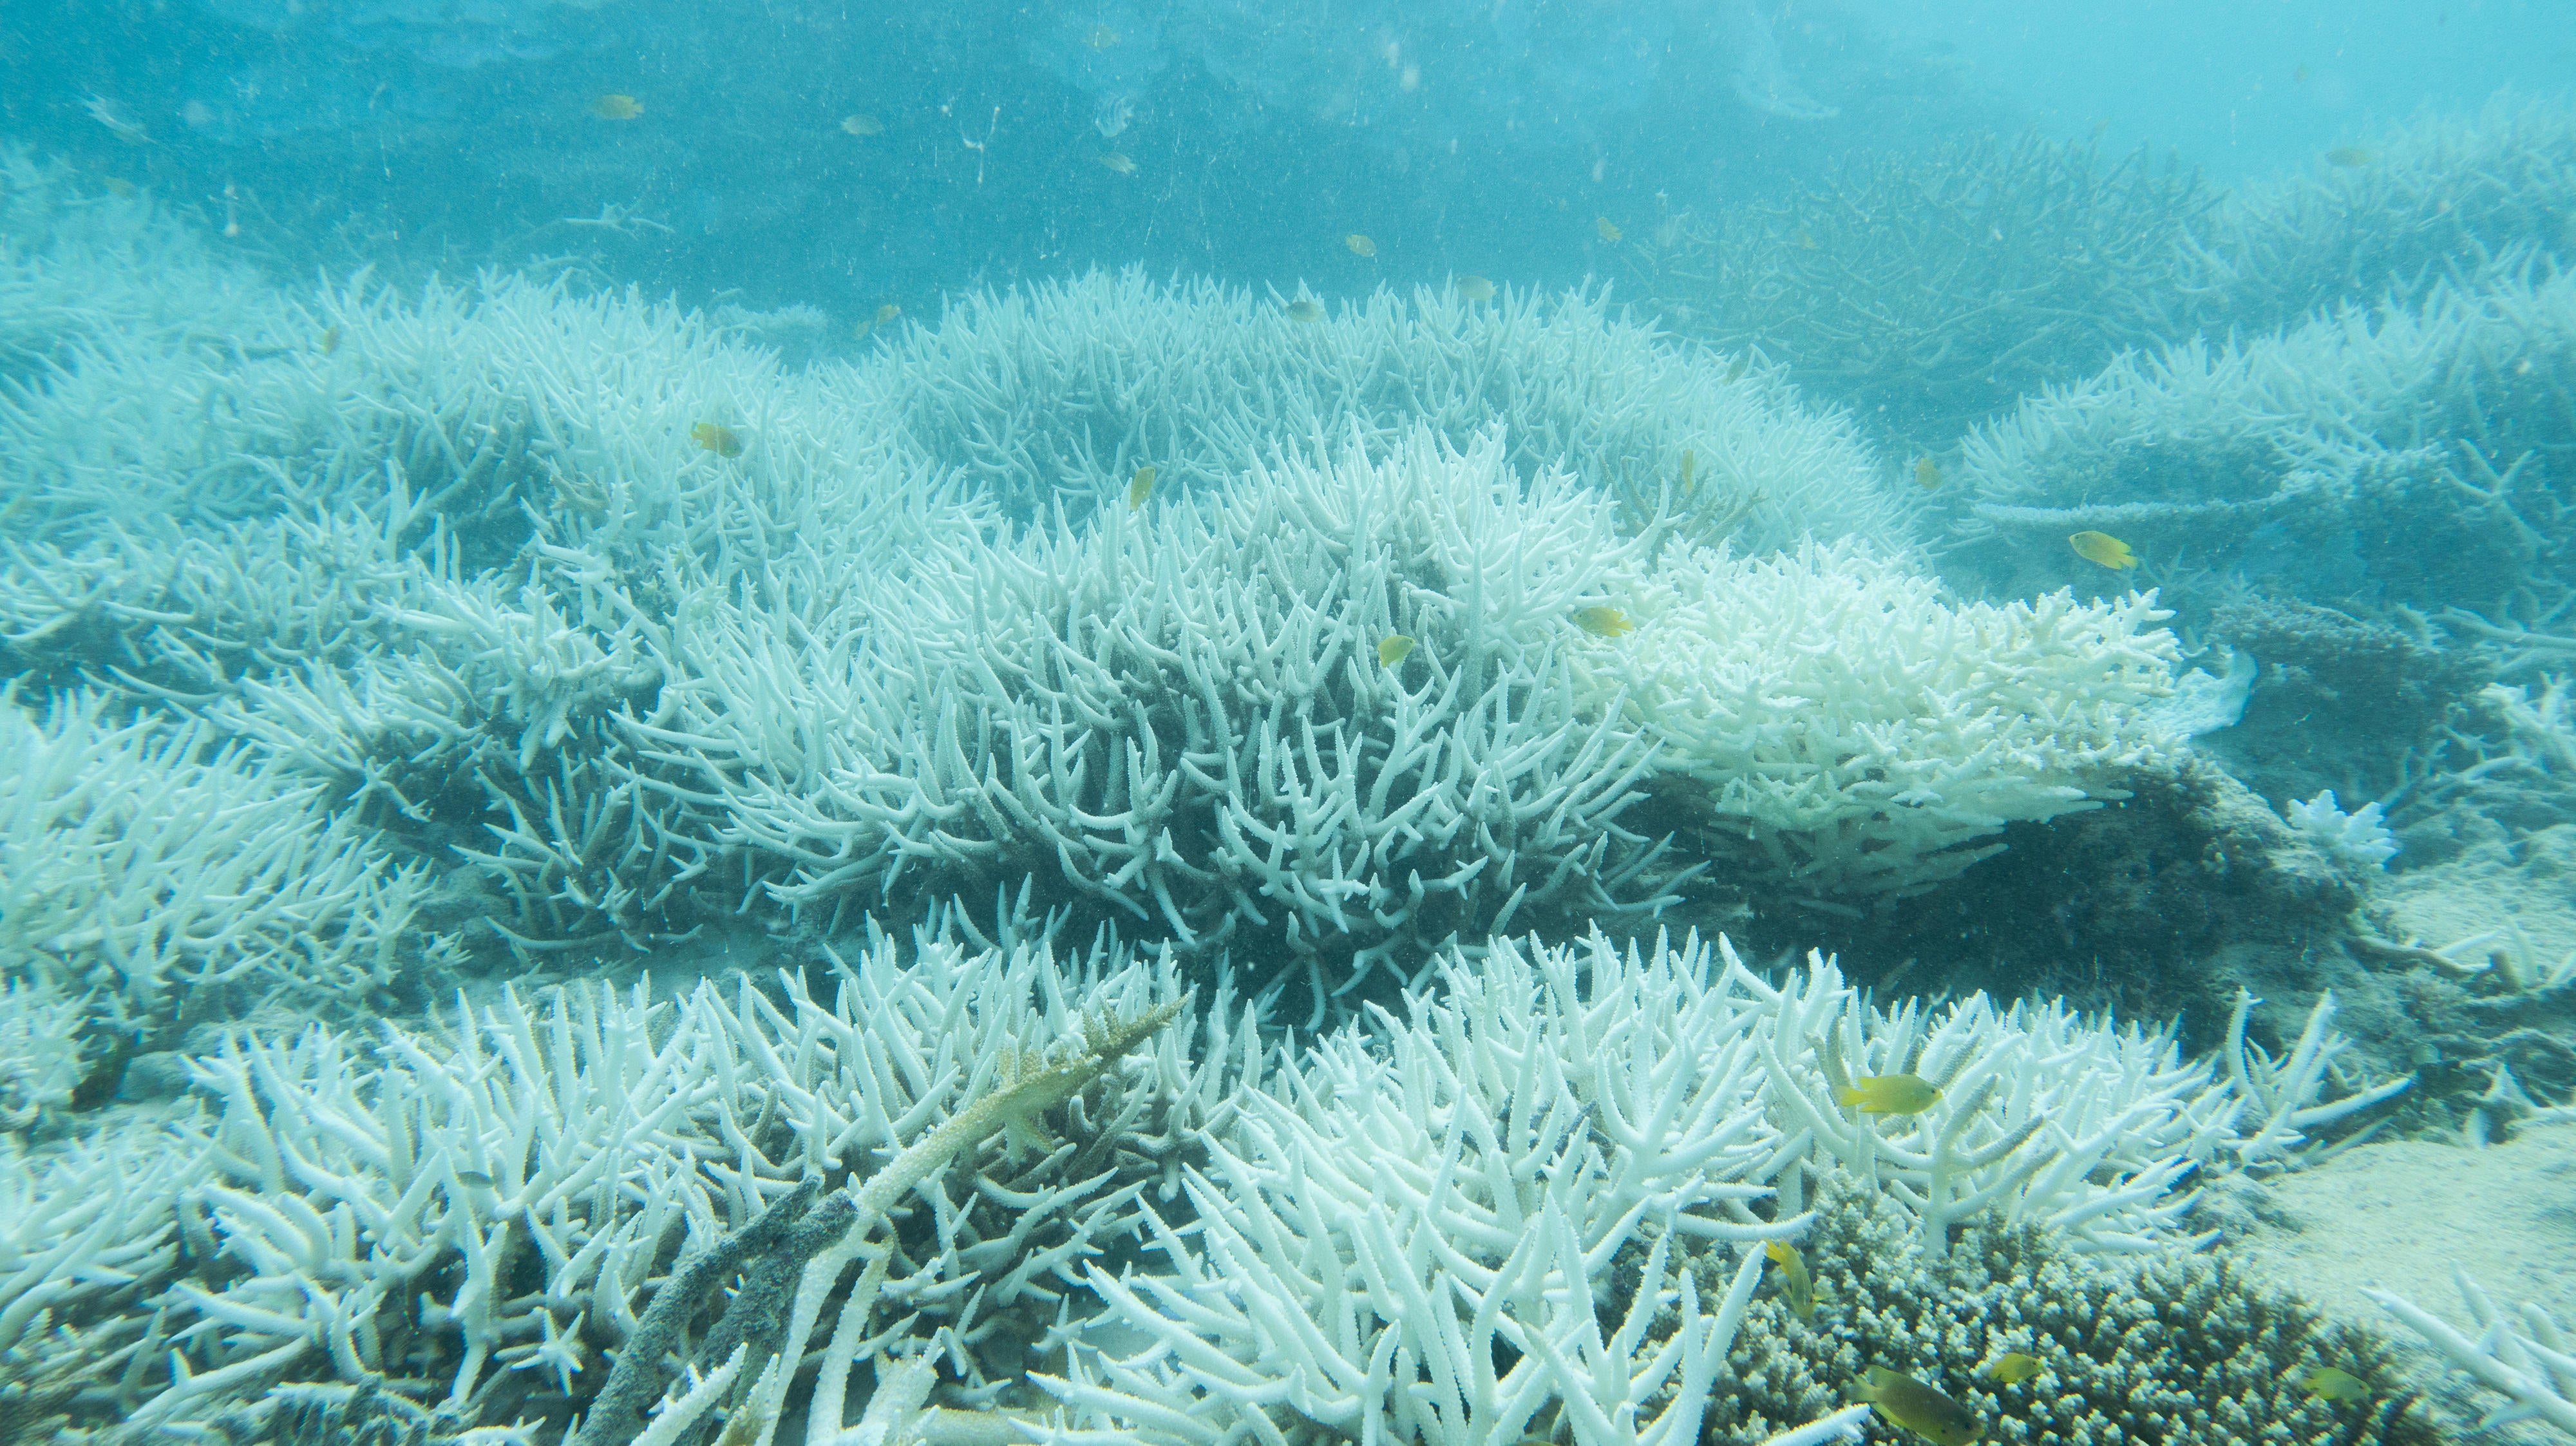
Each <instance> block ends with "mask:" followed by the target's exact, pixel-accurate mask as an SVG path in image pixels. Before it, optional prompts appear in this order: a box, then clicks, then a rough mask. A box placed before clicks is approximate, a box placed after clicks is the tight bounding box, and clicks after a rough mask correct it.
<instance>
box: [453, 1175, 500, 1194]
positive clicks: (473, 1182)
mask: <svg viewBox="0 0 2576 1446" xmlns="http://www.w3.org/2000/svg"><path fill="white" fill-rule="evenodd" d="M456 1183H457V1184H459V1185H464V1186H467V1187H469V1188H471V1189H476V1190H489V1189H491V1188H492V1177H491V1176H489V1175H486V1174H484V1173H483V1172H482V1171H480V1170H459V1171H457V1172H456Z"/></svg>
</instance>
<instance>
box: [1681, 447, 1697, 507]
mask: <svg viewBox="0 0 2576 1446" xmlns="http://www.w3.org/2000/svg"><path fill="white" fill-rule="evenodd" d="M1698 466H1699V453H1697V452H1694V451H1692V450H1691V449H1690V448H1688V447H1684V448H1682V487H1681V490H1682V495H1683V496H1685V497H1687V496H1689V495H1690V489H1691V473H1692V471H1693V470H1695V469H1696V468H1697V467H1698Z"/></svg>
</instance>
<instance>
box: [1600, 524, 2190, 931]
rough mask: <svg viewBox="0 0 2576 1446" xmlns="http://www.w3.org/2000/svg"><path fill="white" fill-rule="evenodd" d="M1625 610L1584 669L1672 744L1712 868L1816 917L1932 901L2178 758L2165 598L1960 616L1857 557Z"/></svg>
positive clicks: (1629, 601)
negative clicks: (2060, 821) (2005, 838)
mask: <svg viewBox="0 0 2576 1446" xmlns="http://www.w3.org/2000/svg"><path fill="white" fill-rule="evenodd" d="M1614 595H1615V596H1616V597H1617V598H1618V599H1619V601H1620V602H1621V604H1622V606H1623V607H1624V608H1626V609H1627V610H1628V611H1629V612H1630V613H1631V614H1633V616H1634V618H1635V621H1636V631H1635V633H1634V634H1632V635H1629V636H1625V637H1619V638H1610V639H1599V640H1593V641H1590V642H1588V643H1587V644H1586V645H1585V646H1584V647H1582V648H1581V650H1580V651H1578V652H1577V654H1576V657H1577V660H1578V661H1579V662H1580V663H1582V664H1583V665H1584V666H1585V667H1586V668H1587V669H1588V670H1589V671H1590V672H1591V673H1592V679H1591V683H1590V686H1591V687H1592V688H1593V690H1594V691H1595V693H1596V694H1599V695H1602V696H1604V698H1605V706H1608V707H1612V708H1619V709H1622V710H1624V712H1625V714H1626V716H1627V717H1629V718H1630V719H1632V720H1634V721H1635V722H1636V723H1637V724H1638V725H1639V726H1640V727H1641V728H1642V729H1643V730H1644V731H1645V732H1646V734H1647V735H1648V736H1649V737H1653V738H1656V739H1658V740H1660V741H1661V743H1662V747H1661V749H1660V751H1659V752H1658V753H1657V755H1656V767H1657V769H1658V770H1659V772H1660V773H1662V774H1663V775H1664V776H1665V778H1666V780H1667V781H1666V782H1664V783H1663V784H1661V785H1659V792H1661V793H1662V794H1664V795H1665V796H1666V797H1668V798H1677V799H1681V800H1683V801H1684V806H1685V807H1686V808H1688V809H1689V810H1690V811H1691V812H1692V813H1693V814H1695V815H1696V816H1697V817H1698V818H1699V819H1700V820H1701V828H1700V831H1699V838H1698V840H1697V842H1698V843H1699V844H1700V845H1701V846H1702V847H1703V848H1704V849H1705V850H1706V851H1707V852H1708V853H1709V854H1710V855H1711V856H1712V857H1715V858H1718V859H1721V860H1728V861H1732V862H1738V863H1740V864H1741V865H1743V866H1744V867H1746V868H1749V869H1751V870H1753V871H1756V872H1758V873H1759V874H1761V875H1763V876H1764V877H1765V878H1766V879H1767V881H1768V882H1769V883H1770V884H1771V885H1774V886H1782V887H1786V888H1788V889H1791V890H1794V891H1795V892H1796V893H1797V894H1799V895H1800V896H1802V897H1807V898H1813V899H1818V900H1822V901H1825V902H1828V903H1839V904H1840V905H1841V906H1842V907H1845V908H1848V907H1850V906H1851V905H1853V904H1855V903H1866V902H1870V901H1873V900H1884V899H1889V898H1898V897H1902V896H1905V895H1907V894H1913V893H1919V892H1921V891H1923V890H1925V889H1927V888H1930V887H1932V886H1933V885H1935V884H1938V883H1940V882H1942V881H1943V880H1946V879H1950V878H1954V877H1956V876H1957V875H1958V874H1959V873H1960V872H1961V871H1962V870H1965V869H1966V868H1968V867H1969V866H1970V865H1971V864H1974V863H1976V862H1977V861H1978V860H1979V859H1982V858H1986V857H1989V856H1991V855H1992V854H1994V853H1995V852H1997V851H1999V850H2000V849H2001V848H2002V847H2003V845H2002V843H2001V841H2000V838H1999V836H2000V835H2001V834H2002V833H2003V832H2004V830H2005V829H2006V827H2007V826H2008V825H2010V824H2012V823H2014V822H2017V821H2040V820H2046V819H2050V818H2055V817H2059V816H2062V815H2064V814H2068V813H2072V812H2076V811H2079V810H2083V809H2089V808H2098V807H2100V806H2101V803H2102V801H2103V800H2105V799H2111V798H2119V797H2123V796H2125V795H2124V794H2122V793H2121V791H2120V789H2121V779H2122V777H2123V776H2124V775H2126V774H2127V773H2130V772H2134V771H2137V770H2140V769H2145V768H2151V767H2155V766H2158V765H2159V764H2161V763H2163V762H2164V761H2165V760H2166V758H2167V756H2168V754H2169V753H2170V751H2171V750H2172V749H2173V748H2175V747H2176V746H2178V744H2179V740H2178V739H2175V738H2173V737H2172V736H2171V735H2169V734H2167V733H2166V732H2164V731H2163V730H2162V729H2161V727H2159V726H2158V724H2157V722H2156V720H2155V717H2154V715H2153V713H2152V712H2151V711H2150V710H2149V709H2148V707H2147V706H2146V705H2147V704H2148V703H2149V701H2150V700H2152V699H2154V698H2156V697H2158V696H2160V695H2163V694H2165V693H2167V692H2169V691H2170V690H2171V676H2172V662H2173V639H2172V636H2171V635H2170V634H2168V633H2166V632H2165V631H2164V630H2163V629H2161V628H2157V627H2155V626H2154V624H2156V623H2157V622H2159V621H2161V620H2162V619H2163V618H2164V617H2165V616H2166V615H2165V614H2164V613H2162V612H2159V611H2157V610H2156V608H2155V606H2154V602H2153V599H2152V598H2149V597H2146V596H2141V595H2132V596H2131V597H2129V598H2127V599H2125V600H2123V601H2120V602H2116V603H2103V604H2084V603H2078V602H2076V601H2075V600H2074V599H2073V598H2072V597H2071V596H2070V595H2069V594H2068V593H2066V592H2064V591H2059V592H2057V593H2054V594H2052V595H2050V596H2046V597H2042V598H2040V599H2038V600H2036V601H2034V602H2028V603H2023V602H2014V603H2008V604H2003V605H2000V606H1998V605H1995V604H1991V603H1982V602H1978V603H1954V602H1951V601H1949V600H1948V599H1946V598H1945V597H1944V595H1943V593H1942V590H1941V587H1940V584H1939V583H1938V582H1937V581H1935V580H1934V579H1932V578H1931V577H1929V576H1926V575H1924V574H1922V573H1919V572H1917V571H1915V570H1913V569H1912V568H1910V567H1908V566H1906V565H1904V564H1902V563H1899V562H1896V561H1894V560H1891V559H1888V558H1886V557H1882V556H1879V555H1876V554H1873V553H1871V552H1869V551H1867V550H1865V549H1862V548H1858V547H1853V546H1841V547H1805V548H1801V549H1800V550H1798V551H1797V552H1795V553H1793V554H1783V555H1780V556H1777V557H1770V558H1758V559H1750V560H1745V559H1737V558H1734V557H1730V556H1727V555H1725V554H1724V553H1721V552H1706V551H1702V552H1693V553H1689V554H1685V555H1676V554H1672V553H1668V554H1667V555H1666V556H1665V557H1664V558H1662V559H1660V560H1659V561H1658V563H1657V564H1656V566H1655V567H1654V568H1653V569H1652V571H1651V572H1647V573H1644V574H1642V575H1634V574H1632V575H1631V576H1629V577H1625V578H1622V579H1621V580H1620V584H1619V586H1618V587H1617V588H1616V589H1615V590H1614ZM1683 780H1687V782H1684V781H1683Z"/></svg>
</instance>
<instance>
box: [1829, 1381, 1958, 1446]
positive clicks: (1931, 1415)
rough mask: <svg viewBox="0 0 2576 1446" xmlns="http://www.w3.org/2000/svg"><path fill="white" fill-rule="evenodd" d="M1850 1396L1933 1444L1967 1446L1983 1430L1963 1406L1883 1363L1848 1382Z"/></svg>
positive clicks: (1939, 1445)
mask: <svg viewBox="0 0 2576 1446" xmlns="http://www.w3.org/2000/svg"><path fill="white" fill-rule="evenodd" d="M1851 1397H1852V1399H1853V1400H1855V1401H1867V1402H1868V1403H1869V1404H1870V1405H1871V1406H1872V1407H1874V1408H1876V1409H1877V1411H1878V1414H1880V1415H1882V1416H1885V1417H1886V1418H1887V1419H1889V1420H1891V1421H1893V1422H1895V1423H1896V1424H1897V1425H1899V1426H1902V1427H1904V1428H1905V1429H1906V1430H1908V1431H1911V1432H1913V1433H1914V1434H1915V1435H1917V1436H1920V1437H1922V1438H1923V1439H1924V1440H1926V1441H1930V1442H1932V1443H1934V1446H1968V1443H1969V1442H1971V1441H1974V1440H1976V1439H1977V1437H1978V1436H1979V1435H1980V1434H1982V1433H1983V1430H1984V1428H1983V1427H1981V1426H1979V1425H1978V1424H1977V1418H1976V1416H1975V1415H1974V1414H1973V1413H1971V1412H1970V1411H1969V1410H1968V1408H1967V1407H1965V1406H1962V1405H1960V1404H1959V1403H1958V1402H1956V1401H1953V1400H1951V1399H1950V1398H1949V1397H1947V1396H1944V1395H1942V1394H1941V1393H1940V1392H1939V1391H1936V1390H1934V1389H1932V1388H1931V1387H1930V1386H1927V1385H1925V1384H1923V1383H1922V1382H1921V1381H1918V1380H1916V1379H1914V1378H1913V1377H1912V1376H1909V1375H1906V1374H1905V1373H1904V1372H1902V1371H1891V1370H1889V1369H1888V1368H1887V1367H1885V1366H1872V1367H1870V1368H1869V1369H1868V1370H1867V1371H1864V1372H1862V1373H1861V1379H1859V1380H1857V1381H1855V1382H1853V1383H1852V1387H1851Z"/></svg>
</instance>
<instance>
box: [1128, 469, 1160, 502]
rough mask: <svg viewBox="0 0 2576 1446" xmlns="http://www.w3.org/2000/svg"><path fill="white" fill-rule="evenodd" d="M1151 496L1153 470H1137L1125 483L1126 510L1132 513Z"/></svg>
mask: <svg viewBox="0 0 2576 1446" xmlns="http://www.w3.org/2000/svg"><path fill="white" fill-rule="evenodd" d="M1153 495H1154V469H1153V468H1151V467H1139V468H1137V469H1136V475H1135V476H1134V477H1133V478H1132V479H1130V480H1129V481H1128V483H1127V510H1128V511H1130V512H1133V511H1135V510H1136V509H1137V508H1139V507H1142V506H1144V505H1145V499H1146V498H1148V497H1151V496H1153Z"/></svg>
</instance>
